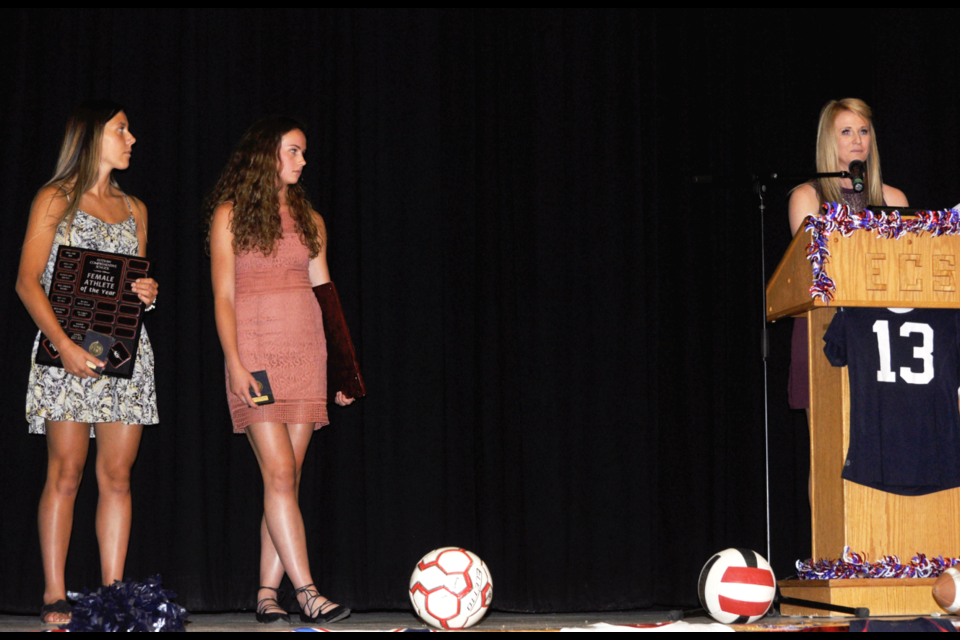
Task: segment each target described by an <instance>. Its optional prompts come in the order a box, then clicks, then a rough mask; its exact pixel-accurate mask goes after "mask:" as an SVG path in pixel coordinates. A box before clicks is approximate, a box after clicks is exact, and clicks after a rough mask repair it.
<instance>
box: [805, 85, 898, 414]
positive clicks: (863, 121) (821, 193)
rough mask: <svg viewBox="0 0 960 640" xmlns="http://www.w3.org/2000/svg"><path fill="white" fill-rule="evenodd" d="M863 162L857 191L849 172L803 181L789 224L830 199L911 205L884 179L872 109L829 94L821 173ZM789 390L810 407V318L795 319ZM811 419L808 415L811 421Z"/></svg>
mask: <svg viewBox="0 0 960 640" xmlns="http://www.w3.org/2000/svg"><path fill="white" fill-rule="evenodd" d="M857 160H859V161H861V162H863V163H864V165H865V169H864V172H863V173H864V176H863V178H864V183H865V184H864V185H863V190H862V191H860V192H857V191H856V190H854V188H853V183H852V181H851V179H850V178H820V179H818V180H812V181H810V182H806V183H804V184H801V185H800V186H799V187H797V188H796V189H794V190H793V192H792V193H791V194H790V206H789V210H790V230H791V232H792V233H793V235H797V232H798V231H800V229H801V227H802V225H803V221H804V220H805V219H806V218H807V216H813V215H817V214H819V213H820V206H821V205H822V204H824V203H826V202H839V203H841V204H845V205H847V206H849V207H850V209H851V211H855V212H859V211H863V210H864V209H865V208H866V207H867V206H868V205H871V204H882V205H887V206H894V207H906V206H909V204H908V202H907V197H906V196H905V195H904V194H903V192H902V191H900V190H899V189H897V188H894V187H891V186H890V185H888V184H884V183H883V178H882V174H881V172H880V152H879V150H878V148H877V137H876V133H875V131H874V128H873V113H872V111H871V110H870V107H869V106H867V104H866V103H865V102H864V101H863V100H859V99H857V98H844V99H843V100H831V101H830V102H828V103H827V104H826V105H825V106H824V107H823V110H822V111H820V124H819V127H818V129H817V173H836V172H838V171H846V170H847V169H848V168H849V167H850V163H852V162H854V161H857ZM788 394H789V400H790V408H791V409H809V408H810V372H809V370H808V361H807V321H806V319H805V318H798V319H797V320H795V321H794V325H793V343H792V346H791V351H790V378H789V382H788ZM808 422H809V421H808Z"/></svg>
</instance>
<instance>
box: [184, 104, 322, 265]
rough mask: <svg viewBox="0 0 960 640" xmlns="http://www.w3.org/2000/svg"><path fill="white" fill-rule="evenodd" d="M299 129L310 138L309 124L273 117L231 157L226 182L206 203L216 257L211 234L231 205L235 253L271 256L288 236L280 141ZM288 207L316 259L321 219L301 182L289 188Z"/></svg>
mask: <svg viewBox="0 0 960 640" xmlns="http://www.w3.org/2000/svg"><path fill="white" fill-rule="evenodd" d="M294 129H299V130H300V131H303V132H304V135H306V133H305V132H306V129H305V128H304V126H303V125H302V124H301V123H300V122H298V121H296V120H294V119H293V118H289V117H287V116H271V117H267V118H263V119H262V120H258V121H257V122H255V123H254V124H253V126H252V127H250V128H249V129H248V130H247V132H246V133H245V134H243V137H242V138H241V139H240V142H239V143H238V144H237V148H236V149H235V150H234V152H233V154H232V155H231V156H230V160H229V161H228V162H227V166H226V167H225V168H224V170H223V173H222V174H221V175H220V179H219V180H217V184H216V186H215V187H214V188H213V191H211V192H210V195H208V196H207V198H206V200H204V203H203V212H204V216H205V218H206V223H207V238H206V248H207V254H208V255H209V253H210V230H211V227H212V225H213V212H214V210H215V209H216V208H217V207H218V206H220V205H221V204H224V203H225V202H231V203H233V215H232V217H231V220H230V231H232V232H233V251H234V253H235V254H236V255H243V254H245V253H249V252H250V251H258V252H261V253H263V254H264V255H270V254H271V253H273V252H274V250H275V249H276V246H277V240H279V239H280V238H282V237H283V229H282V228H281V225H280V197H279V194H280V187H279V186H278V185H277V163H278V162H279V161H280V141H281V139H282V138H283V136H284V135H285V134H287V133H289V132H290V131H293V130H294ZM287 206H288V207H289V208H290V215H291V216H292V217H293V219H294V221H295V222H296V227H297V233H298V234H299V235H300V241H301V242H303V245H304V246H305V247H307V249H308V250H309V251H310V257H311V258H315V257H317V255H318V254H319V253H320V250H321V249H322V248H323V239H322V238H321V237H320V236H319V228H318V225H317V221H316V219H315V218H314V216H313V213H312V208H311V206H310V201H309V200H308V199H307V193H306V191H305V190H304V188H303V185H302V184H300V182H297V183H296V184H291V185H287Z"/></svg>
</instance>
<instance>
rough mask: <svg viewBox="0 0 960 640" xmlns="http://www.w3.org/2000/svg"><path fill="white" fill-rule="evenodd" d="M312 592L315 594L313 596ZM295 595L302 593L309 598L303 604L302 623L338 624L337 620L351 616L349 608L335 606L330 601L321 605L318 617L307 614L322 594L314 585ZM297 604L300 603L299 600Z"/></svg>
mask: <svg viewBox="0 0 960 640" xmlns="http://www.w3.org/2000/svg"><path fill="white" fill-rule="evenodd" d="M311 591H312V592H313V595H311V593H310V592H311ZM293 593H294V595H296V596H299V595H300V594H301V593H302V594H305V595H306V596H307V601H306V602H305V603H304V604H303V606H301V607H300V621H301V622H307V623H309V624H318V623H322V624H330V623H332V622H336V621H337V620H343V619H344V618H346V617H347V616H349V615H350V608H349V607H344V606H343V605H339V604H334V603H333V602H332V601H331V600H329V599H328V600H327V601H326V602H324V603H323V604H322V605H320V607H319V608H318V609H317V615H315V616H310V615H308V614H307V613H305V612H306V611H310V610H311V608H312V607H311V606H310V605H311V604H313V601H314V600H316V599H317V598H319V597H320V592H319V591H317V588H316V586H314V585H313V584H308V585H304V586H302V587H300V588H299V589H297V590H296V591H294V592H293ZM297 602H298V603H299V602H300V600H299V598H298V600H297Z"/></svg>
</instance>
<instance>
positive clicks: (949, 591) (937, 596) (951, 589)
mask: <svg viewBox="0 0 960 640" xmlns="http://www.w3.org/2000/svg"><path fill="white" fill-rule="evenodd" d="M958 582H960V571H957V570H956V569H954V568H953V567H951V568H949V569H947V570H946V571H944V572H943V573H942V574H941V575H940V577H939V578H937V581H936V582H934V583H933V599H934V600H936V601H937V604H938V605H940V606H941V607H943V608H944V609H946V610H947V611H948V612H950V613H956V612H957V611H958V610H960V597H957V596H960V586H958V584H957V583H958Z"/></svg>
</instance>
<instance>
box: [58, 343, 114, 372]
mask: <svg viewBox="0 0 960 640" xmlns="http://www.w3.org/2000/svg"><path fill="white" fill-rule="evenodd" d="M59 351H60V362H62V363H63V368H64V370H65V371H66V372H67V373H69V374H71V375H74V376H77V377H78V378H81V379H82V378H99V377H100V376H99V374H97V372H96V371H94V370H93V369H91V368H90V366H89V365H88V364H87V363H88V362H90V363H93V364H95V365H97V366H98V367H104V366H106V363H105V362H103V361H102V360H100V359H99V358H94V357H93V356H92V355H90V353H89V352H88V351H87V350H86V349H84V348H83V347H79V346H77V344H76V343H75V342H70V341H69V340H68V341H65V342H64V344H63V348H62V349H59Z"/></svg>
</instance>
